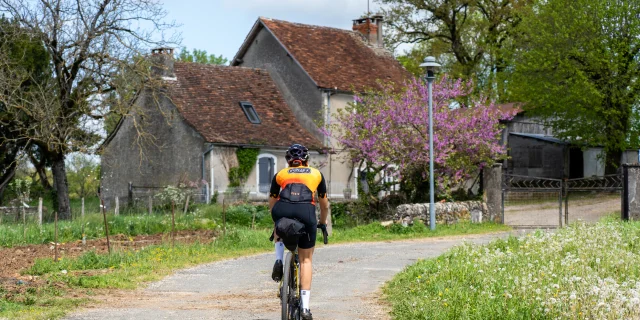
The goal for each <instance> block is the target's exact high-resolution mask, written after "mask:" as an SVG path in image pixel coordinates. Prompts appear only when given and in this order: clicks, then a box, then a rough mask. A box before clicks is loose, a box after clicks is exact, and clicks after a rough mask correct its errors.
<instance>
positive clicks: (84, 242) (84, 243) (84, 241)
mask: <svg viewBox="0 0 640 320" xmlns="http://www.w3.org/2000/svg"><path fill="white" fill-rule="evenodd" d="M80 217H82V245H83V246H84V245H86V244H87V235H86V234H85V233H84V225H85V222H84V197H83V198H82V207H81V209H80Z"/></svg>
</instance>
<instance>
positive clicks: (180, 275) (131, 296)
mask: <svg viewBox="0 0 640 320" xmlns="http://www.w3.org/2000/svg"><path fill="white" fill-rule="evenodd" d="M514 233H520V232H515V231H514ZM506 235H507V233H497V234H490V235H470V236H465V237H444V238H436V239H424V240H411V241H394V242H376V243H355V244H346V245H331V244H330V245H328V246H323V245H322V244H319V245H318V246H317V247H316V253H315V255H314V280H313V287H312V291H311V311H312V312H313V315H314V319H316V320H321V319H349V320H353V319H388V316H387V312H388V310H387V308H386V307H385V306H384V304H382V303H381V301H380V300H379V296H380V287H381V285H382V284H383V283H384V282H386V281H388V280H390V279H391V278H392V277H393V275H394V274H396V273H398V272H400V271H402V269H403V268H404V267H405V266H407V265H410V264H412V263H414V262H415V261H416V260H417V259H423V258H429V257H436V256H438V255H440V254H442V253H443V252H445V251H447V250H448V249H450V248H451V247H453V246H455V245H457V244H460V243H461V242H462V241H464V240H468V241H472V242H474V243H478V244H482V243H487V242H489V241H491V240H493V239H496V238H498V237H504V236H506ZM273 260H274V257H273V253H271V254H261V255H255V256H250V257H244V258H238V259H233V260H226V261H220V262H215V263H210V264H206V265H201V266H197V267H194V268H190V269H184V270H180V271H177V272H176V273H175V274H173V275H171V276H169V277H167V278H165V279H164V280H162V281H159V282H155V283H152V284H150V285H149V286H148V287H147V288H144V289H140V290H136V291H133V292H132V291H117V292H115V293H114V294H113V295H110V296H109V297H107V298H106V299H107V301H106V302H105V303H104V304H101V305H97V306H93V307H92V308H86V309H83V310H80V311H78V312H76V313H74V314H71V315H70V316H69V317H67V318H66V319H69V320H80V319H150V320H151V319H152V320H158V319H180V320H186V319H279V318H278V317H279V310H280V309H279V308H280V305H279V300H278V299H277V297H276V291H277V288H278V286H277V284H276V283H275V282H273V281H272V280H271V268H272V266H273Z"/></svg>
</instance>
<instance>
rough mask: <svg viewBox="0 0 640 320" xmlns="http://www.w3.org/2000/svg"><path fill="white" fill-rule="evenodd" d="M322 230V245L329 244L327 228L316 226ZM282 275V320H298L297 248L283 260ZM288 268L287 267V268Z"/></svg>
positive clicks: (300, 307) (298, 275) (298, 279)
mask: <svg viewBox="0 0 640 320" xmlns="http://www.w3.org/2000/svg"><path fill="white" fill-rule="evenodd" d="M318 229H320V230H322V239H323V242H324V244H327V243H329V240H328V234H327V227H326V226H325V225H318ZM283 265H284V266H285V268H284V275H283V276H282V280H280V288H279V292H280V302H281V304H282V320H300V314H301V313H302V303H301V301H300V260H299V259H298V247H297V246H296V248H295V250H293V251H289V252H287V256H286V258H285V260H284V264H283ZM287 266H288V267H287Z"/></svg>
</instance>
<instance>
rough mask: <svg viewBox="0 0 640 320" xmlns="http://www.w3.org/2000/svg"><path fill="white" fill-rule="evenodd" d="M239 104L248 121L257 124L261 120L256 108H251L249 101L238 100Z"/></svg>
mask: <svg viewBox="0 0 640 320" xmlns="http://www.w3.org/2000/svg"><path fill="white" fill-rule="evenodd" d="M240 106H241V107H242V111H244V115H245V116H247V119H249V122H251V123H255V124H259V123H260V122H261V121H260V117H258V113H257V112H256V109H254V108H253V105H252V104H251V103H250V102H246V101H240Z"/></svg>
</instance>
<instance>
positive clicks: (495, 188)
mask: <svg viewBox="0 0 640 320" xmlns="http://www.w3.org/2000/svg"><path fill="white" fill-rule="evenodd" d="M483 175H484V177H483V179H484V182H485V185H484V187H485V188H484V194H483V197H482V198H483V199H482V200H484V202H485V203H486V204H487V211H488V212H487V216H488V218H489V219H488V220H489V221H492V222H497V221H502V222H503V223H504V221H503V219H502V212H503V208H502V207H503V202H502V164H501V163H495V164H493V166H491V167H485V168H484V169H483Z"/></svg>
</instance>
